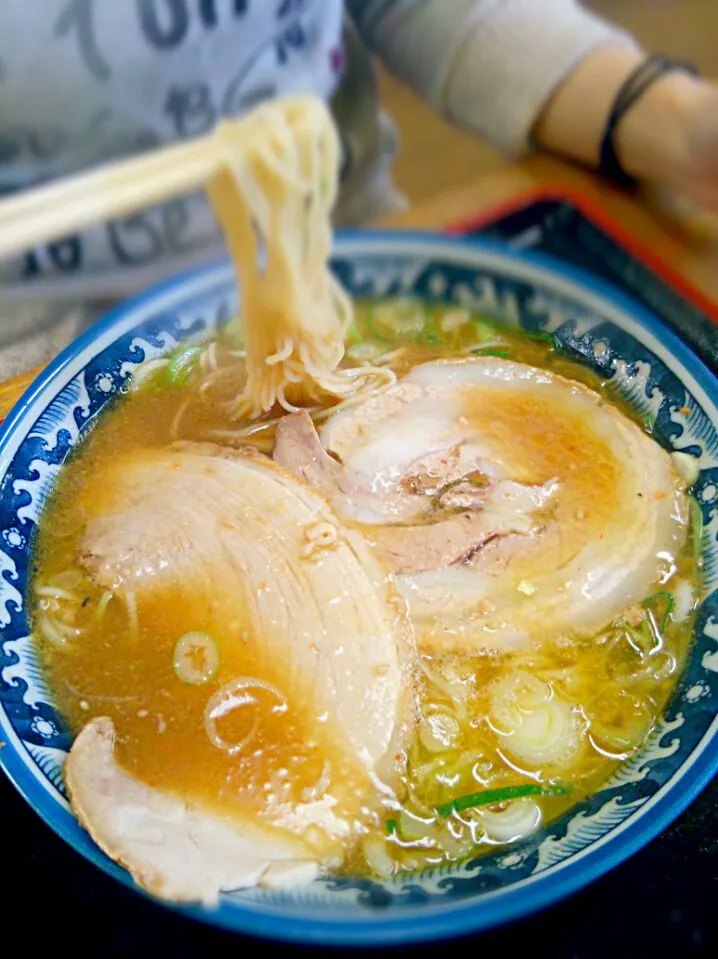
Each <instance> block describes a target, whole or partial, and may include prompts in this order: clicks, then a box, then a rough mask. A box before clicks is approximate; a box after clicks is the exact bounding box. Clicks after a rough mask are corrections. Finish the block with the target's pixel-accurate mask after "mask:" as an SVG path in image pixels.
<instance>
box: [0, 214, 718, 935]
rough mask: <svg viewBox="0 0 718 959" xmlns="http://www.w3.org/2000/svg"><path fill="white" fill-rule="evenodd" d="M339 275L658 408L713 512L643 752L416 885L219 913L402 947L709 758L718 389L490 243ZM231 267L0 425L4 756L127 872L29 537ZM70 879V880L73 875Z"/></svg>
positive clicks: (499, 910) (358, 886) (114, 870)
mask: <svg viewBox="0 0 718 959" xmlns="http://www.w3.org/2000/svg"><path fill="white" fill-rule="evenodd" d="M335 268H336V271H337V274H338V275H339V277H340V279H341V280H342V282H343V283H344V285H345V286H346V287H347V288H348V290H349V291H350V292H351V293H352V294H354V295H356V296H369V295H371V296H386V295H392V294H399V295H401V294H413V295H419V296H426V297H431V298H439V299H445V300H447V301H451V302H458V303H463V304H466V305H468V306H471V307H474V308H476V309H478V310H481V311H482V312H485V313H489V314H498V315H501V316H503V317H505V318H506V319H507V320H508V322H510V323H511V324H514V325H516V326H519V327H522V328H524V329H526V330H531V331H537V330H543V331H546V332H550V333H552V334H554V335H555V336H556V337H557V339H558V341H559V342H560V343H561V344H562V345H563V346H564V347H565V349H566V350H567V351H568V352H569V353H570V354H571V355H573V356H575V357H576V358H578V359H580V360H581V361H582V362H584V363H586V364H587V365H588V366H590V367H592V368H593V369H595V370H597V371H598V372H599V373H600V374H601V375H602V376H603V377H604V378H605V379H608V380H611V381H612V383H613V385H614V387H615V389H616V390H618V392H619V393H620V394H621V395H622V396H623V397H625V399H626V400H627V401H628V403H629V404H631V405H632V406H633V407H634V408H635V409H636V410H638V411H639V412H640V413H642V414H648V415H650V416H651V418H652V419H655V423H656V427H655V429H656V433H657V435H658V437H659V439H660V442H661V443H662V444H663V445H664V446H665V447H666V448H667V449H677V450H685V451H686V452H689V453H691V454H693V455H695V456H697V457H698V458H699V459H698V463H699V466H700V477H699V479H698V481H697V483H696V486H695V492H696V495H697V497H698V501H699V503H700V504H701V508H702V511H703V519H704V524H705V537H704V539H705V544H704V546H705V564H704V570H705V599H704V601H703V604H702V606H701V609H700V612H699V615H698V620H697V626H696V636H695V644H694V647H693V653H692V656H691V659H690V662H689V664H688V666H687V668H686V670H685V673H684V675H683V677H682V679H681V681H680V683H679V685H678V688H677V690H676V692H675V695H674V697H673V699H672V702H671V703H670V706H669V708H668V710H667V713H666V715H665V718H664V720H663V722H662V723H661V725H660V727H659V728H658V729H657V730H656V732H655V733H654V734H653V736H652V737H651V739H650V741H649V742H648V743H647V744H646V746H645V748H644V749H643V750H642V751H641V753H640V754H639V755H637V756H635V757H634V758H633V759H632V760H631V761H630V762H627V763H626V764H625V765H623V766H622V767H621V768H620V769H619V770H618V772H617V773H616V774H615V775H614V777H613V778H612V779H611V780H610V782H607V783H606V784H605V786H604V787H603V788H602V789H601V790H600V791H599V792H597V793H596V794H595V795H593V796H591V797H590V798H589V799H587V800H586V801H585V802H582V803H580V804H579V805H578V806H576V807H574V808H573V809H572V810H571V811H570V812H568V813H567V814H566V815H564V816H563V817H561V818H560V819H559V820H557V821H555V822H553V823H551V824H550V825H548V826H546V827H545V828H544V829H543V830H542V831H541V832H540V833H539V834H538V835H536V836H534V837H533V838H531V839H530V840H528V841H526V842H523V843H521V844H519V845H516V846H515V847H511V848H503V849H501V850H499V851H498V852H496V853H494V854H492V855H488V856H483V857H481V858H480V859H477V860H476V861H474V862H468V863H465V864H463V865H461V866H459V867H457V868H452V869H440V870H436V871H434V872H427V873H424V874H422V875H420V876H416V877H413V878H411V879H409V880H407V879H406V878H404V879H401V880H396V881H385V882H370V881H367V880H357V881H354V880H350V879H329V880H322V881H317V882H315V883H314V885H313V886H311V887H309V888H308V889H303V890H301V891H299V892H274V891H266V890H253V891H249V892H241V893H234V894H230V895H226V896H224V897H223V899H222V902H221V905H220V907H219V909H218V910H216V911H211V912H210V911H204V910H201V909H187V910H186V911H187V912H188V913H189V914H191V915H194V916H195V917H198V918H201V919H204V920H206V921H208V922H212V923H216V924H218V925H222V926H226V927H228V928H231V929H236V930H241V931H243V932H250V933H255V934H260V935H267V936H271V937H276V938H280V939H287V940H296V941H300V942H303V943H307V942H317V943H319V942H325V943H334V944H342V945H350V944H351V945H359V944H371V943H376V944H379V943H392V942H408V941H412V940H423V939H433V938H438V937H444V936H451V935H457V934H459V933H463V932H468V931H473V930H479V929H485V928H487V927H488V926H493V925H496V924H498V923H501V922H504V921H506V920H508V919H511V918H514V917H517V916H520V915H523V914H525V913H528V912H530V911H532V910H535V909H537V908H539V907H541V906H545V905H547V904H548V903H551V902H553V901H555V900H557V899H559V898H560V897H562V896H565V895H566V894H568V893H570V892H571V891H572V890H575V889H578V888H580V887H582V886H584V885H586V883H587V882H589V881H590V880H592V879H595V878H596V877H597V876H599V875H601V874H602V873H604V872H606V870H608V869H610V868H611V867H613V866H615V865H616V864H617V863H619V862H620V861H621V860H623V859H625V858H626V857H627V856H629V855H631V853H633V852H635V851H636V850H637V849H638V848H639V847H641V846H643V845H644V844H645V843H647V842H648V841H649V840H650V839H651V838H652V837H653V836H655V835H656V834H657V833H658V832H660V831H661V830H662V829H663V828H664V827H665V826H666V825H667V824H668V823H669V822H670V821H671V820H672V819H673V818H674V817H676V816H677V815H678V814H679V813H680V812H681V811H682V810H683V809H684V808H685V807H686V806H687V805H688V803H689V802H690V801H691V800H692V799H693V797H694V796H695V795H696V794H697V793H698V791H699V790H700V789H701V788H702V787H703V786H704V785H705V784H706V783H707V782H708V780H709V779H710V777H711V775H712V774H713V773H714V772H715V770H716V768H718V496H717V492H716V491H717V489H718V386H717V385H716V381H715V379H714V378H713V377H712V376H711V374H710V373H709V372H708V371H707V370H706V369H705V368H704V367H703V366H702V365H701V363H700V362H699V361H698V360H697V359H696V357H695V356H694V355H693V354H692V353H691V352H690V351H689V350H688V349H687V347H686V346H684V345H683V344H682V343H681V342H680V341H679V340H678V339H677V338H676V337H675V336H674V335H673V334H672V333H671V332H670V331H668V330H667V329H666V328H665V327H664V326H662V324H661V323H660V322H659V320H657V319H656V318H655V317H654V316H652V315H650V314H648V313H647V312H645V311H644V310H642V309H639V308H638V307H637V306H636V305H634V304H633V303H631V302H630V301H628V300H626V299H624V298H623V297H621V296H619V295H618V294H617V293H616V292H614V291H613V290H611V289H610V288H608V287H604V286H602V285H600V284H599V283H597V282H595V281H593V280H591V279H589V278H587V277H585V276H583V275H581V274H579V273H577V272H574V271H572V270H569V269H568V268H565V267H561V266H558V265H557V264H555V263H552V262H549V261H548V260H542V259H539V258H535V257H533V256H527V255H523V254H516V253H512V252H508V251H507V250H506V249H504V248H502V247H498V246H494V245H490V244H488V243H484V242H475V241H471V242H467V241H463V240H455V239H448V238H445V237H439V236H433V235H421V234H390V233H376V234H372V233H357V234H354V235H349V236H345V237H343V238H341V239H340V240H339V241H338V242H337V245H336V260H335ZM235 298H236V294H235V287H234V282H233V275H232V271H231V269H230V267H229V265H228V264H227V263H219V264H218V265H213V266H208V267H206V268H203V269H199V270H196V271H195V272H192V273H188V274H186V275H184V276H181V277H179V278H177V279H175V280H173V281H171V282H169V283H167V284H166V285H164V286H162V287H160V288H158V289H155V290H152V291H150V292H149V293H147V294H146V295H144V296H141V297H139V298H137V299H135V300H134V301H132V302H131V303H128V304H127V305H125V306H122V307H120V308H119V309H117V310H115V311H114V312H113V313H111V314H110V315H109V316H107V317H106V318H105V319H104V320H102V321H101V322H100V323H98V324H97V325H96V326H95V327H94V328H93V329H92V330H90V331H89V332H88V333H86V334H85V335H84V336H82V337H81V338H80V339H79V340H78V341H77V342H76V343H74V344H73V345H72V346H71V347H69V349H67V350H66V351H65V352H64V353H63V354H62V356H60V357H59V359H57V360H56V361H55V362H54V363H53V364H52V365H51V366H50V367H49V369H48V370H47V371H46V372H45V373H43V375H42V376H41V377H40V378H39V379H38V381H37V382H36V383H35V384H34V386H32V387H31V388H30V389H29V390H28V392H27V393H26V394H25V396H24V397H23V399H22V400H21V401H20V402H19V403H18V405H17V406H16V408H15V410H14V411H13V412H12V414H11V415H10V416H9V417H8V419H7V421H6V423H5V425H4V428H3V429H2V433H1V434H0V629H1V630H2V633H1V639H0V727H1V728H0V739H2V740H4V742H5V748H3V749H2V750H0V763H2V765H3V767H4V768H5V770H6V772H7V774H8V775H9V776H10V778H11V779H12V780H13V782H14V783H15V785H16V786H17V788H18V789H19V790H20V791H21V792H22V794H23V795H24V796H25V798H26V799H27V801H28V802H29V803H30V804H31V805H32V806H33V807H34V808H35V809H36V810H37V812H38V813H39V814H40V815H41V816H42V817H43V818H44V819H45V820H46V822H48V823H49V824H50V825H51V826H52V827H53V828H54V829H55V830H56V831H57V832H58V833H59V834H60V835H61V836H62V837H63V838H64V839H66V840H67V842H68V843H70V844H71V845H72V846H74V848H75V849H77V850H78V851H80V852H82V853H83V854H84V855H85V856H86V857H87V858H88V859H90V860H92V861H93V862H95V863H96V864H97V865H98V866H100V867H101V868H103V869H105V870H106V871H107V872H109V873H111V874H112V875H113V876H116V877H117V878H118V879H120V880H122V881H123V882H130V880H129V878H128V876H127V875H126V873H125V872H124V871H123V870H122V869H120V868H119V867H118V866H116V865H115V864H114V863H112V862H110V861H109V859H107V858H106V857H105V856H104V855H103V854H102V853H101V852H100V851H99V850H98V849H97V847H96V846H95V845H94V844H93V842H92V840H91V839H90V837H89V836H88V835H87V834H86V833H85V832H84V831H83V830H82V829H81V828H80V827H79V826H78V825H77V823H76V822H75V819H74V817H73V816H72V814H71V813H70V811H69V809H68V805H67V801H66V799H65V793H64V787H63V782H62V763H63V760H64V757H65V754H66V751H67V749H68V748H69V746H70V737H69V735H68V732H67V731H66V730H65V728H64V726H63V721H62V718H61V717H60V716H59V715H58V713H57V712H56V711H55V709H54V707H53V704H52V698H51V696H50V694H49V692H48V689H47V687H46V685H45V683H44V680H43V676H42V673H41V671H40V669H39V666H38V662H37V659H36V657H35V653H34V650H33V645H32V640H31V639H30V637H29V636H28V623H27V610H26V606H25V595H26V590H27V582H28V572H29V569H30V547H31V543H32V537H33V531H34V529H35V524H36V523H37V520H38V516H39V514H40V511H41V509H42V505H43V502H44V500H45V498H46V496H47V494H48V491H49V490H50V489H51V487H52V484H53V482H54V480H55V477H56V476H57V474H58V471H59V469H60V468H61V466H62V463H63V461H64V460H65V458H66V457H67V456H68V454H69V453H70V452H71V450H72V449H73V447H74V446H75V445H76V444H78V443H80V442H81V441H82V437H83V435H84V434H85V432H86V431H87V430H88V428H89V427H90V426H91V424H92V422H93V420H94V419H95V417H97V416H98V415H99V414H100V412H101V411H102V409H103V407H104V405H105V404H106V403H107V402H108V401H109V400H111V399H112V397H113V396H114V395H115V394H116V393H117V392H118V391H121V390H123V389H124V388H125V387H126V386H127V383H128V379H129V377H130V376H131V374H132V371H133V370H134V369H135V368H136V367H137V365H138V364H139V363H142V362H143V361H144V360H146V359H149V358H151V357H154V356H158V355H159V354H161V353H164V352H165V351H167V350H170V349H172V348H173V347H174V345H175V344H176V343H177V342H178V341H179V340H184V339H187V338H192V337H200V336H203V335H205V334H206V333H208V332H210V331H211V330H212V329H214V328H215V327H216V326H217V325H218V324H220V323H222V322H224V321H225V320H226V319H227V318H228V317H230V316H231V315H232V314H233V312H234V309H235ZM68 881H71V877H68Z"/></svg>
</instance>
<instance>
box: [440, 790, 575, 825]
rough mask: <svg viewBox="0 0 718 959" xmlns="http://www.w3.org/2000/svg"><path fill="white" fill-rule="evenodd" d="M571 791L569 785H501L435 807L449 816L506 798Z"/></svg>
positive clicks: (441, 814) (561, 794)
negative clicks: (497, 787)
mask: <svg viewBox="0 0 718 959" xmlns="http://www.w3.org/2000/svg"><path fill="white" fill-rule="evenodd" d="M570 792H571V787H570V786H561V785H557V786H540V785H539V784H538V783H522V784H521V785H520V786H503V787H501V788H499V789H486V790H485V791H484V792H480V793H470V794H469V795H468V796H459V797H458V798H456V799H452V800H451V802H447V803H442V804H441V805H440V806H436V807H435V809H436V811H437V813H438V814H439V815H440V816H444V817H446V816H451V815H452V814H453V813H455V812H462V811H463V810H464V809H475V808H477V807H478V806H490V805H492V804H493V803H500V802H505V801H506V800H507V799H523V797H524V796H566V795H568V793H570Z"/></svg>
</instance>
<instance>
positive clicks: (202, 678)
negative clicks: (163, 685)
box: [174, 631, 219, 686]
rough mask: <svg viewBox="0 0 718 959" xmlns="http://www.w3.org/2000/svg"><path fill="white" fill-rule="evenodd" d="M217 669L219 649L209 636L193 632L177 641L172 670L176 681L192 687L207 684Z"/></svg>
mask: <svg viewBox="0 0 718 959" xmlns="http://www.w3.org/2000/svg"><path fill="white" fill-rule="evenodd" d="M218 668H219V649H218V648H217V644H216V643H215V641H214V640H213V639H212V637H211V636H210V635H209V633H202V632H200V631H194V632H191V633H185V634H184V636H180V638H179V639H178V640H177V645H176V646H175V653H174V669H175V673H176V675H177V678H178V679H181V680H182V682H183V683H190V684H191V685H192V686H199V685H200V684H201V683H206V682H209V680H210V679H212V677H213V676H214V675H215V673H216V672H217V669H218Z"/></svg>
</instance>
